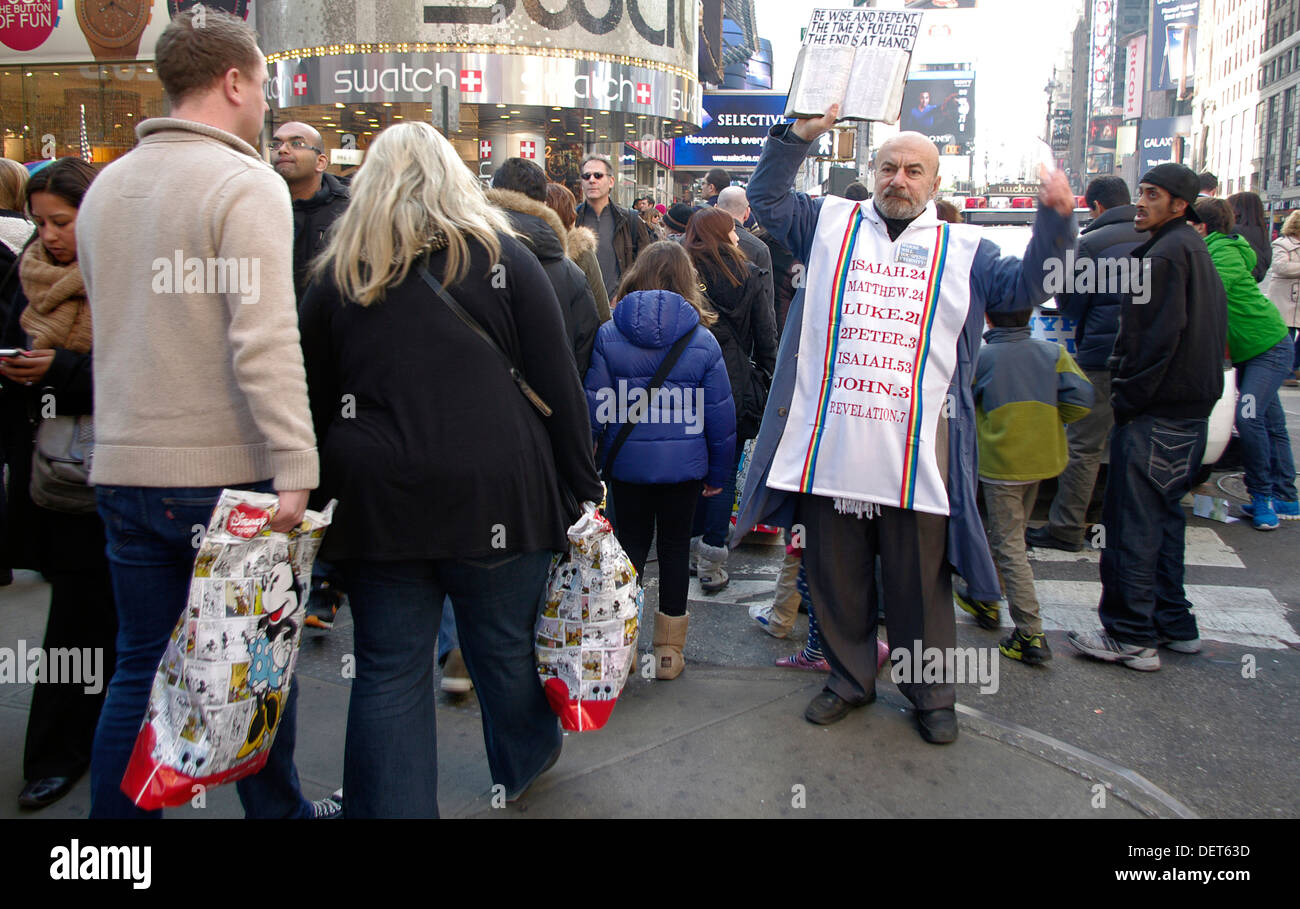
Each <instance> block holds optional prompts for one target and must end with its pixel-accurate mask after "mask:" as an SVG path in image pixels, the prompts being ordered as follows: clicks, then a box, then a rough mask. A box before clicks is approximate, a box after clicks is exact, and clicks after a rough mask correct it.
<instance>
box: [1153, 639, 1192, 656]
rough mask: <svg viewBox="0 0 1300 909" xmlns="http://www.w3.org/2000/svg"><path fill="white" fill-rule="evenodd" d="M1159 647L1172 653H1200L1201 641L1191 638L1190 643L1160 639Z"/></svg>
mask: <svg viewBox="0 0 1300 909" xmlns="http://www.w3.org/2000/svg"><path fill="white" fill-rule="evenodd" d="M1160 646H1161V647H1165V648H1167V649H1169V650H1172V651H1173V652H1174V653H1200V652H1201V639H1200V638H1192V639H1191V640H1190V641H1175V640H1173V639H1172V638H1161V639H1160Z"/></svg>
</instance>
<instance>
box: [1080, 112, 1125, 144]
mask: <svg viewBox="0 0 1300 909" xmlns="http://www.w3.org/2000/svg"><path fill="white" fill-rule="evenodd" d="M1119 124H1120V118H1119V117H1093V118H1092V120H1090V121H1089V122H1088V144H1089V145H1090V146H1094V147H1096V148H1114V147H1115V136H1116V134H1117V133H1118V131H1119Z"/></svg>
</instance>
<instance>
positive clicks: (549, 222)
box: [488, 158, 600, 377]
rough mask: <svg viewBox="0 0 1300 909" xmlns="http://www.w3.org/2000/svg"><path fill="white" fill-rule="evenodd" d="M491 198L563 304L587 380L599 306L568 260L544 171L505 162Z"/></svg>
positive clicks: (521, 161)
mask: <svg viewBox="0 0 1300 909" xmlns="http://www.w3.org/2000/svg"><path fill="white" fill-rule="evenodd" d="M488 199H489V200H490V201H491V202H492V204H493V205H495V206H497V208H501V209H504V210H505V212H506V214H507V216H509V218H510V225H511V226H512V227H513V228H514V229H515V230H517V231H518V232H519V233H520V235H521V237H520V239H522V240H523V241H524V245H526V246H527V247H528V248H529V249H530V250H532V252H533V255H535V256H537V259H538V261H539V262H541V263H542V268H543V269H544V270H545V271H546V277H548V278H550V280H551V286H552V287H553V288H555V296H556V298H557V299H559V301H560V310H561V312H563V314H564V328H565V331H566V332H567V333H568V336H569V344H570V349H571V350H572V352H573V359H574V360H575V361H576V362H577V364H578V375H579V376H580V377H581V376H585V375H586V374H587V366H588V365H589V364H590V363H591V348H592V345H593V344H595V343H596V329H597V328H599V327H600V316H599V315H597V313H596V301H595V299H594V298H593V297H592V295H591V289H590V287H588V285H587V277H586V275H584V274H583V271H582V269H581V268H579V267H578V266H577V264H576V263H574V262H572V261H571V260H570V259H569V258H568V257H567V256H565V253H564V249H565V245H564V240H565V236H566V234H567V231H565V229H564V225H563V224H562V223H561V221H560V216H559V215H557V214H556V213H555V212H554V211H552V210H551V209H550V207H549V206H547V204H546V172H545V171H543V170H542V169H541V168H540V167H538V166H537V165H536V164H534V163H533V162H531V161H527V160H525V159H523V158H507V159H506V161H505V163H504V164H502V165H501V167H499V168H498V169H497V172H496V173H495V174H493V175H492V189H491V190H490V191H489V192H488Z"/></svg>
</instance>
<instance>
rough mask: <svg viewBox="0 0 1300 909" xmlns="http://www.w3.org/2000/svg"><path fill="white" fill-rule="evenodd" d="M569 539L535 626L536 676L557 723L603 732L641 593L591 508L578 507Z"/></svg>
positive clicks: (632, 647)
mask: <svg viewBox="0 0 1300 909" xmlns="http://www.w3.org/2000/svg"><path fill="white" fill-rule="evenodd" d="M568 536H569V550H568V552H565V553H561V554H560V555H557V556H556V557H555V560H554V561H553V562H552V563H551V572H550V576H549V577H548V579H547V585H546V605H545V606H544V607H543V609H542V614H541V616H540V617H539V618H538V620H537V669H538V672H539V673H540V674H541V678H542V688H543V690H544V691H545V692H546V699H547V701H548V702H550V705H551V709H552V710H554V711H555V713H556V715H557V716H559V718H560V724H561V725H562V726H563V727H564V728H565V729H570V730H574V731H584V730H587V729H599V728H600V727H602V726H604V725H605V722H606V721H607V720H608V719H609V715H610V713H611V712H613V710H614V702H615V701H616V700H618V695H619V692H621V691H622V690H623V685H624V683H625V682H626V681H627V677H628V674H629V673H630V672H631V671H632V664H633V661H634V659H635V657H636V636H637V629H638V627H639V623H640V617H641V599H642V591H641V585H640V584H639V583H638V578H637V576H636V570H635V569H634V568H633V567H632V561H631V560H630V559H629V558H628V557H627V553H626V552H624V551H623V547H622V546H621V545H619V542H618V540H617V539H615V537H614V528H613V527H611V526H610V523H609V521H608V520H607V519H606V518H605V516H604V515H602V514H601V513H600V512H599V511H598V510H597V508H596V505H595V503H594V502H584V503H583V506H582V516H581V517H579V518H578V520H577V521H576V522H575V523H574V524H573V526H572V527H570V528H569V533H568Z"/></svg>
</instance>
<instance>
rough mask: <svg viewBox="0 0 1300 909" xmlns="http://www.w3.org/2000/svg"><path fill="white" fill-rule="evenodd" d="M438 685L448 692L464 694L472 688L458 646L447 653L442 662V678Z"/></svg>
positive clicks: (472, 684)
mask: <svg viewBox="0 0 1300 909" xmlns="http://www.w3.org/2000/svg"><path fill="white" fill-rule="evenodd" d="M438 687H439V688H441V689H442V690H443V691H445V692H447V693H448V694H465V693H466V692H468V691H471V690H472V689H473V688H474V683H473V682H472V681H470V678H469V670H468V669H467V668H466V667H465V658H464V657H463V656H461V655H460V648H459V647H457V648H456V649H455V650H453V651H452V652H451V653H449V654H447V661H446V662H445V663H443V664H442V680H441V681H440V682H439V683H438Z"/></svg>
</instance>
